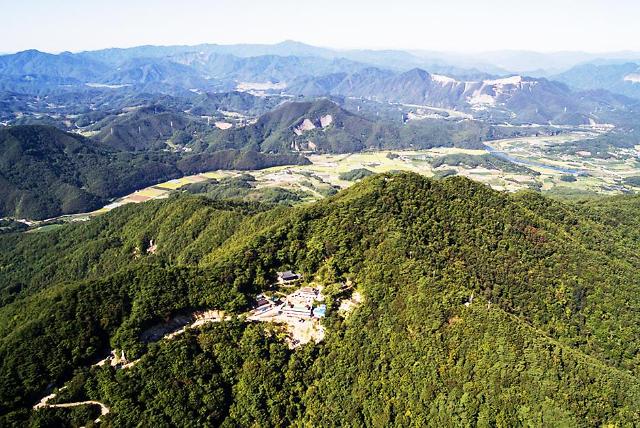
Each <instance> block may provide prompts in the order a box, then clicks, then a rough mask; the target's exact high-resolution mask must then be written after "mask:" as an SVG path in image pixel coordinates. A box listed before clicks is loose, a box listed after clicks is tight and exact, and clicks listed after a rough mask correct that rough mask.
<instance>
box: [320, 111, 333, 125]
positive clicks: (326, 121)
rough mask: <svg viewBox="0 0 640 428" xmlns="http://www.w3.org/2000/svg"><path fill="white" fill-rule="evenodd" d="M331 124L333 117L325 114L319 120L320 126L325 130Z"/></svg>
mask: <svg viewBox="0 0 640 428" xmlns="http://www.w3.org/2000/svg"><path fill="white" fill-rule="evenodd" d="M332 123H333V116H331V115H330V114H326V115H324V116H322V117H321V118H320V126H322V127H323V128H326V127H327V126H329V125H331V124H332Z"/></svg>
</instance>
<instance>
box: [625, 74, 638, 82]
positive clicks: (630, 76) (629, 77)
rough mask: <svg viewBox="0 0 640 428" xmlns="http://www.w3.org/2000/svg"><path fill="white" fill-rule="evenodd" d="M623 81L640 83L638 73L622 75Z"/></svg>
mask: <svg viewBox="0 0 640 428" xmlns="http://www.w3.org/2000/svg"><path fill="white" fill-rule="evenodd" d="M624 81H625V82H631V83H640V73H631V74H627V75H626V76H624Z"/></svg>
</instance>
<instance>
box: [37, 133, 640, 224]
mask: <svg viewBox="0 0 640 428" xmlns="http://www.w3.org/2000/svg"><path fill="white" fill-rule="evenodd" d="M602 132H607V131H602V130H601V129H591V130H590V129H584V130H582V131H573V132H568V133H564V134H561V135H557V136H540V137H523V138H509V139H503V140H495V141H488V142H486V143H485V144H484V145H485V147H486V148H485V149H463V148H454V147H451V148H447V147H440V148H433V149H429V150H396V151H367V152H361V153H348V154H306V156H307V158H308V159H309V161H310V164H308V165H293V166H292V165H284V166H278V167H271V168H265V169H260V170H245V171H238V170H216V171H211V172H205V173H201V174H195V175H188V176H184V177H182V178H178V179H172V180H169V181H165V182H162V183H159V184H156V185H153V186H149V187H146V188H144V189H140V190H136V191H135V192H132V193H131V194H129V195H126V196H124V197H121V198H118V199H116V200H114V201H113V202H111V203H109V204H107V205H105V206H104V207H102V208H100V209H98V210H96V211H92V212H90V213H80V214H72V215H64V216H61V217H56V218H52V219H48V220H43V221H34V220H31V221H29V223H30V225H31V226H38V225H40V224H51V223H58V222H60V221H62V222H74V221H86V220H88V219H89V218H91V217H93V216H95V215H100V214H104V213H106V212H108V211H110V210H112V209H114V208H117V207H120V206H122V205H125V204H128V203H140V202H145V201H149V200H153V199H164V198H168V197H169V196H170V195H171V194H173V193H176V192H181V191H182V190H183V189H184V188H185V187H186V186H189V185H192V184H196V183H206V182H208V181H210V180H224V179H232V178H234V177H240V176H251V177H253V180H252V183H251V185H252V186H253V187H255V188H256V189H285V190H288V191H291V192H294V193H298V194H300V195H302V196H303V198H302V201H304V202H307V203H308V202H313V201H317V200H319V199H322V198H324V197H326V196H327V195H330V194H331V193H332V191H333V189H345V188H347V187H349V186H351V185H353V184H354V181H350V180H348V179H345V178H344V174H346V173H348V172H350V171H354V170H367V171H370V172H371V173H376V174H377V173H385V172H394V171H396V172H399V171H410V172H415V173H418V174H421V175H424V176H426V177H444V176H452V175H459V176H463V177H467V178H470V179H472V180H474V181H477V182H480V183H483V184H486V185H488V186H490V187H491V188H493V189H495V190H501V191H509V192H517V191H522V190H531V189H535V190H540V191H542V192H543V193H544V194H549V195H552V196H558V197H562V198H593V197H595V196H596V195H618V194H624V193H631V192H637V191H640V181H636V180H633V177H636V176H638V174H639V173H638V161H637V159H638V157H639V156H640V146H638V147H635V148H632V149H622V148H621V149H617V150H612V151H611V152H609V156H608V157H607V158H593V157H590V155H589V154H588V153H585V152H584V151H580V150H578V151H577V152H573V153H572V152H570V151H569V152H567V153H564V152H563V153H560V152H559V151H561V149H562V148H563V147H566V146H568V145H570V144H571V143H575V142H580V141H585V140H589V139H592V138H594V137H596V136H598V135H601V134H602ZM487 156H490V157H489V158H486V157H487ZM483 157H485V158H486V159H483V160H482V158H483ZM495 158H497V159H495ZM499 159H505V160H506V163H501V162H499ZM480 160H481V161H480ZM434 162H435V163H436V165H437V166H436V165H434ZM513 165H522V166H524V167H525V168H524V169H517V168H516V169H514V168H513ZM195 193H196V194H197V193H198V192H195ZM45 227H46V226H45ZM35 230H39V229H35Z"/></svg>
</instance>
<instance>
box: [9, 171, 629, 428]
mask: <svg viewBox="0 0 640 428" xmlns="http://www.w3.org/2000/svg"><path fill="white" fill-rule="evenodd" d="M638 206H639V204H638V198H637V197H635V196H634V197H621V198H617V199H616V200H615V201H609V200H606V199H605V200H602V201H595V202H591V203H589V204H582V205H574V204H565V203H561V202H558V201H554V200H551V199H547V198H544V197H542V196H540V195H537V194H534V193H524V194H517V195H513V194H506V193H500V192H496V191H493V190H491V189H489V188H487V187H485V186H483V185H480V184H477V183H474V182H472V181H470V180H467V179H464V178H457V177H456V178H448V179H445V180H441V181H435V180H430V179H426V178H424V177H421V176H418V175H415V174H409V173H401V174H385V175H375V176H371V177H368V178H365V179H364V180H362V181H361V182H360V183H357V184H355V185H354V186H353V187H351V188H349V189H347V190H345V191H342V192H340V193H339V194H337V195H336V196H333V197H330V198H328V199H325V200H322V201H320V202H317V203H314V204H310V205H304V206H297V207H292V208H283V207H277V208H271V207H269V206H263V205H260V204H243V203H237V202H234V203H225V202H220V201H209V200H205V199H201V198H194V197H191V196H177V197H173V198H170V199H169V200H165V201H154V202H151V203H145V204H141V205H137V206H125V207H122V208H120V209H116V210H114V211H112V212H111V213H109V214H106V215H105V216H102V217H100V218H98V219H95V220H92V221H91V222H89V223H87V224H79V225H68V226H65V227H63V228H60V229H57V230H54V231H51V232H43V233H40V234H30V235H26V236H25V235H6V236H4V237H0V265H2V266H6V265H8V264H12V269H10V270H5V269H3V270H0V279H1V281H0V282H1V283H2V284H6V286H5V287H4V289H3V290H2V296H3V301H4V302H5V304H4V306H3V307H2V308H0V327H1V328H0V337H1V339H0V360H1V361H2V366H1V370H2V374H1V376H0V379H2V384H1V385H0V399H1V401H0V403H1V404H0V405H1V411H0V413H3V414H5V415H7V414H8V415H7V416H5V417H4V418H5V419H4V421H3V422H4V423H6V424H9V423H15V424H17V423H19V421H23V422H24V421H26V420H28V419H31V421H32V423H35V421H49V423H52V422H51V421H53V420H57V421H60V420H65V418H66V417H68V415H67V416H65V414H61V413H56V411H55V410H53V409H43V410H38V411H36V412H33V411H31V410H30V408H31V405H32V404H33V403H34V402H36V401H38V400H39V399H40V398H41V397H42V396H44V395H45V393H46V386H47V385H48V384H49V383H50V382H54V383H55V384H56V386H62V384H63V383H64V382H65V381H66V380H68V379H70V378H71V377H73V380H72V382H69V383H68V384H67V385H68V389H67V390H65V391H64V392H62V395H61V397H62V398H61V399H63V400H69V401H84V400H88V399H90V400H96V401H99V402H100V403H105V405H106V406H107V407H108V408H109V409H110V412H109V413H108V414H107V415H103V416H101V418H103V422H104V423H106V424H109V425H114V426H117V425H123V424H124V425H126V424H127V423H128V422H130V421H132V420H135V421H139V422H140V423H144V424H161V425H162V424H166V425H176V424H177V425H180V424H181V423H182V422H184V421H185V420H190V421H193V423H194V424H195V425H202V426H205V425H224V424H231V425H246V424H250V423H256V424H259V425H264V426H283V425H292V424H309V425H314V426H318V425H337V424H340V423H341V422H344V421H346V420H349V421H353V423H356V424H361V425H424V424H427V423H437V424H440V425H465V424H488V425H491V424H496V425H499V424H507V425H516V426H518V425H527V424H535V425H583V424H584V425H605V424H619V425H624V424H633V423H638V422H639V421H638V410H639V409H640V381H639V378H638V376H639V375H640V373H639V372H638V367H639V365H638V358H639V354H638V351H637V350H638V348H639V345H640V343H638V340H639V339H638V338H640V331H638V325H639V324H638V322H637V321H638V319H637V317H638V315H637V314H638V309H640V294H638V290H637V287H636V285H635V284H637V283H638V279H639V278H638V273H637V272H639V270H638V267H639V266H640V259H638V257H637V254H638V240H637V239H635V236H636V235H637V233H635V232H632V231H633V230H636V229H637V219H638V218H639V217H638V212H637V211H638ZM151 240H153V245H151ZM151 249H152V250H151ZM287 269H293V270H295V271H298V272H301V273H302V274H303V278H304V279H303V281H305V282H307V281H314V282H315V283H316V284H320V285H323V286H324V287H325V291H324V293H325V294H326V295H327V296H328V297H327V301H326V303H327V317H326V319H325V321H323V324H324V326H325V328H326V330H327V332H326V337H325V339H324V341H322V342H320V343H318V344H314V343H310V344H307V345H304V346H302V347H299V348H296V349H290V348H289V347H288V346H287V345H286V342H285V341H284V340H283V335H284V332H283V331H282V330H280V329H278V328H277V327H275V326H269V325H264V324H254V323H246V322H245V321H244V318H243V317H242V316H241V315H242V314H244V313H245V311H246V310H247V309H248V308H250V307H251V306H252V304H253V302H254V301H255V299H256V296H257V294H258V293H260V292H263V291H266V290H268V289H269V287H270V284H272V283H273V282H274V281H275V279H276V271H282V270H287ZM346 284H350V285H349V286H347V285H346ZM354 290H355V291H358V292H359V293H360V294H361V295H362V299H360V300H358V301H359V302H360V303H359V305H357V307H356V308H355V309H354V310H353V312H352V313H350V314H349V315H347V316H346V317H345V315H344V314H342V315H341V313H340V311H339V310H338V306H340V302H341V299H344V298H348V297H349V295H350V294H351V293H352V292H354ZM205 309H206V310H224V311H225V312H226V313H227V314H230V317H231V318H229V319H228V320H221V321H219V322H216V323H214V324H212V325H209V326H205V327H202V328H200V329H193V330H189V331H188V332H186V333H184V334H183V335H181V336H179V337H178V338H175V339H169V340H161V341H159V342H157V343H145V342H143V341H142V340H141V339H140V337H141V336H140V335H141V333H142V332H143V331H145V329H147V328H148V327H150V326H153V325H156V324H157V323H162V322H164V321H166V320H169V319H171V318H172V317H173V316H176V315H178V314H184V313H190V312H191V311H195V310H205ZM235 315H238V316H239V317H238V318H235ZM616 326H624V327H623V328H617V327H616ZM54 344H55V345H54ZM109 349H116V350H122V351H123V352H124V353H125V355H126V356H127V358H128V359H129V360H130V361H131V360H133V361H136V362H135V365H133V366H131V367H129V368H121V369H118V368H117V367H109V366H102V367H92V368H89V367H90V365H91V364H92V362H95V361H97V360H98V359H100V358H102V357H103V356H104V355H105V353H107V352H108V350H109ZM44 350H46V352H45V351H44ZM138 358H140V359H139V360H137V359H138ZM74 370H75V372H74ZM74 373H75V375H74ZM63 402H64V401H63ZM76 416H77V415H76ZM87 417H89V416H87ZM54 418H57V419H54ZM40 423H42V422H40Z"/></svg>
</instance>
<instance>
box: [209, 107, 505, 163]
mask: <svg viewBox="0 0 640 428" xmlns="http://www.w3.org/2000/svg"><path fill="white" fill-rule="evenodd" d="M494 131H495V130H493V131H492V129H491V128H490V127H489V126H484V125H483V124H481V123H479V122H474V121H461V122H452V123H444V122H442V121H428V120H426V121H412V122H408V123H404V124H397V123H393V122H390V121H387V120H377V118H375V117H373V118H365V117H363V116H360V115H358V114H355V113H352V112H350V111H348V110H345V109H344V108H342V107H340V106H339V105H338V104H336V103H335V102H333V101H331V100H328V99H317V100H314V101H301V102H287V103H285V104H282V105H281V106H279V107H277V108H276V109H274V110H272V111H270V112H268V113H266V114H264V115H262V116H260V117H259V118H258V120H257V121H256V123H254V124H251V125H247V126H245V127H242V128H231V129H227V130H224V131H215V132H212V133H210V135H208V136H207V138H206V140H207V142H208V143H209V149H210V150H219V149H222V148H225V149H228V148H238V147H254V148H256V149H258V148H259V149H260V150H261V151H263V152H289V151H293V152H322V153H352V152H359V151H363V150H380V149H387V148H396V149H397V148H416V149H418V148H423V149H426V148H431V147H440V146H445V147H452V146H460V147H467V148H478V147H482V145H481V141H483V140H485V139H488V138H489V135H491V134H492V132H494Z"/></svg>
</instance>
